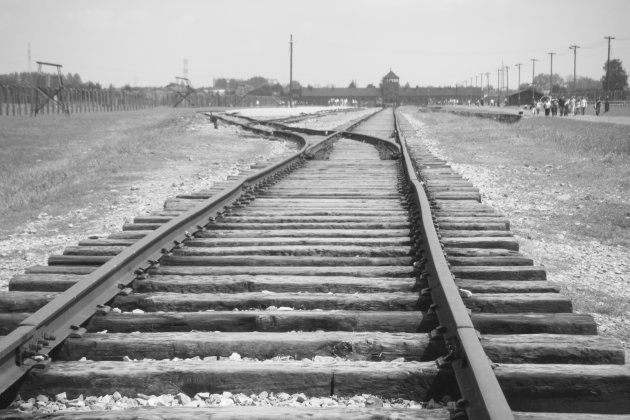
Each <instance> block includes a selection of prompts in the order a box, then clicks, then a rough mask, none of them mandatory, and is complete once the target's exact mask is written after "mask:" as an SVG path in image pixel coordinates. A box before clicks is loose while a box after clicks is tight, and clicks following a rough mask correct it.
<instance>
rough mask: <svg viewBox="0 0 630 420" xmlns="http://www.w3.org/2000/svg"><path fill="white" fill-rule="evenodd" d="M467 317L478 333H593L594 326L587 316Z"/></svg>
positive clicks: (561, 314) (482, 315)
mask: <svg viewBox="0 0 630 420" xmlns="http://www.w3.org/2000/svg"><path fill="white" fill-rule="evenodd" d="M470 317H471V319H472V321H473V325H474V326H475V329H477V330H478V331H480V332H481V333H482V334H576V335H578V334H579V335H583V334H586V335H595V334H597V324H596V323H595V320H594V319H593V316H592V315H589V314H574V313H518V314H507V313H501V314H498V313H495V314H490V313H485V314H484V313H472V314H471V316H470Z"/></svg>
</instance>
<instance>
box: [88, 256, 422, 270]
mask: <svg viewBox="0 0 630 420" xmlns="http://www.w3.org/2000/svg"><path fill="white" fill-rule="evenodd" d="M91 258H96V257H91ZM415 259H416V258H415V257H326V256H321V257H320V256H273V255H248V256H247V257H246V258H244V257H242V256H238V255H237V256H180V255H167V256H164V257H162V259H161V260H160V263H161V264H162V265H163V266H167V265H202V266H256V267H262V266H273V267H281V266H302V267H305V266H318V267H321V266H336V267H338V266H364V265H366V266H396V265H400V266H409V265H411V264H413V262H414V260H415Z"/></svg>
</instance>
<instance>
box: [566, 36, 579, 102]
mask: <svg viewBox="0 0 630 420" xmlns="http://www.w3.org/2000/svg"><path fill="white" fill-rule="evenodd" d="M578 48H580V46H579V45H571V46H570V47H569V49H570V50H573V94H575V70H576V63H577V49H578Z"/></svg>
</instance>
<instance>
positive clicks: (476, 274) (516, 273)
mask: <svg viewBox="0 0 630 420" xmlns="http://www.w3.org/2000/svg"><path fill="white" fill-rule="evenodd" d="M451 272H452V273H453V275H454V276H455V277H457V278H460V279H476V280H492V279H504V280H546V279H547V273H546V271H545V269H544V268H543V267H539V266H533V267H530V266H510V267H492V266H491V267H483V266H454V267H451Z"/></svg>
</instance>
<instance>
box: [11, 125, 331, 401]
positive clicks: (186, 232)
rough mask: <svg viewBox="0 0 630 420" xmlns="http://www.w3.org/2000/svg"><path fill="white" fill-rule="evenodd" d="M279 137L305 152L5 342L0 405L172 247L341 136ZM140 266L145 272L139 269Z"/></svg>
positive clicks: (85, 285)
mask: <svg viewBox="0 0 630 420" xmlns="http://www.w3.org/2000/svg"><path fill="white" fill-rule="evenodd" d="M274 135H276V136H280V137H285V138H290V139H292V140H294V141H297V142H298V143H299V144H300V145H301V148H300V150H299V151H298V152H296V153H294V154H293V155H291V156H289V157H288V158H286V159H284V160H283V161H281V162H279V163H277V164H275V165H272V166H270V167H268V168H264V169H262V170H260V171H259V172H257V173H256V174H254V175H251V176H249V177H247V178H246V179H245V180H243V181H242V182H241V183H239V184H238V185H236V186H234V188H232V189H229V190H225V191H223V192H222V193H220V194H218V195H217V196H214V197H212V198H209V199H207V200H205V201H204V202H203V203H202V204H201V205H200V206H199V207H197V208H194V209H192V210H189V211H187V212H185V213H183V214H182V215H180V216H178V217H176V218H174V219H173V220H171V221H170V222H168V223H166V224H164V225H163V226H161V227H160V228H158V229H157V230H156V231H155V232H154V233H153V234H152V235H148V236H146V237H145V238H142V239H140V240H139V241H138V242H136V243H135V244H133V245H131V246H130V247H128V248H127V249H125V250H124V251H123V252H121V253H120V254H118V255H116V256H115V257H114V258H112V259H111V260H109V261H108V262H106V263H105V264H103V265H102V266H100V267H98V268H97V269H96V270H95V271H94V272H92V273H91V274H88V275H86V276H85V278H84V279H83V280H81V281H80V282H78V283H77V284H75V285H74V286H72V287H71V288H69V289H68V290H66V291H65V292H63V293H62V294H61V295H60V296H58V297H57V298H56V299H54V300H53V301H52V302H50V303H49V304H47V305H46V306H44V307H43V308H41V309H40V310H38V311H37V312H35V313H33V314H32V315H31V316H29V317H28V318H27V319H25V320H24V321H22V322H21V323H20V324H19V326H18V327H17V328H15V329H14V330H13V331H12V332H10V333H9V334H8V335H6V336H4V337H0V372H2V374H1V375H0V394H1V396H0V406H3V407H4V406H7V405H8V404H9V403H10V402H11V399H12V397H13V396H12V391H13V390H14V389H13V387H14V385H15V384H17V383H19V380H20V379H21V378H22V377H23V376H24V375H25V374H26V373H28V371H29V370H31V369H32V368H38V367H45V365H46V364H47V358H48V354H49V352H50V351H51V350H52V349H53V348H54V347H55V346H57V345H58V344H59V343H61V342H62V341H63V340H64V339H65V338H67V337H69V336H70V335H72V334H73V333H74V332H77V331H78V330H80V325H81V324H82V323H83V322H85V321H86V320H87V319H88V318H90V317H91V316H92V315H94V314H95V313H97V312H98V311H99V310H101V309H102V307H103V305H104V304H105V303H106V302H107V301H109V300H110V299H112V298H113V297H114V296H116V295H118V294H119V293H120V292H121V289H124V288H125V287H127V286H128V285H129V284H130V283H131V282H132V281H133V280H134V279H135V278H136V275H137V274H139V273H140V272H141V271H142V270H144V269H148V268H150V267H151V266H152V265H154V264H156V263H157V261H158V260H159V258H160V257H161V256H162V255H164V254H165V253H168V252H169V251H170V250H171V249H172V248H174V247H177V246H179V245H180V244H181V243H183V242H184V241H186V240H187V239H189V238H191V237H192V235H193V233H194V232H196V231H200V230H203V229H204V226H205V225H207V224H208V223H209V220H211V219H213V218H215V217H216V216H217V215H218V214H220V213H221V212H222V210H223V209H224V208H225V207H227V206H230V205H232V204H234V203H235V202H237V201H238V200H239V199H240V198H241V197H243V196H246V195H247V194H249V193H251V192H252V191H253V190H255V189H257V188H259V187H261V186H263V185H266V184H267V183H268V182H270V181H272V180H273V179H274V178H277V177H278V176H281V175H282V174H285V173H287V172H288V171H291V170H292V169H293V168H294V167H296V165H299V164H300V162H301V161H302V160H303V159H305V158H306V156H308V155H309V154H312V153H316V152H317V151H318V150H319V149H320V148H322V147H325V145H326V144H327V143H329V142H330V141H332V140H333V139H335V138H337V137H339V136H340V134H339V133H333V134H331V135H329V136H328V137H326V138H324V139H323V140H321V141H320V142H318V143H317V144H309V143H307V141H306V140H305V139H304V138H303V137H301V136H299V135H297V134H295V133H291V132H282V131H275V132H274ZM139 267H144V268H140V269H139Z"/></svg>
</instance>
